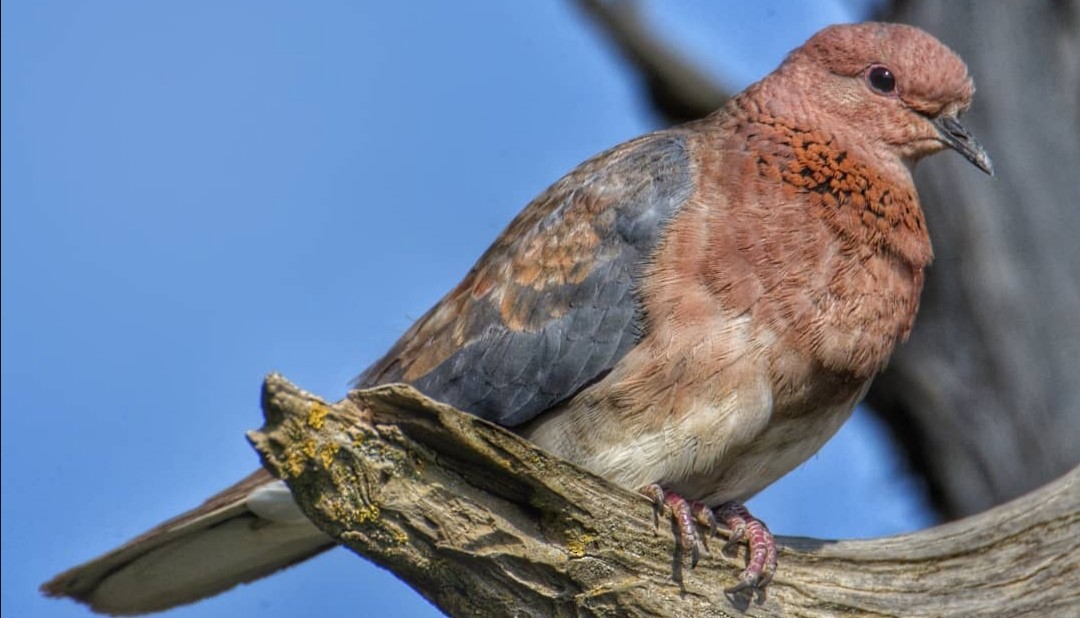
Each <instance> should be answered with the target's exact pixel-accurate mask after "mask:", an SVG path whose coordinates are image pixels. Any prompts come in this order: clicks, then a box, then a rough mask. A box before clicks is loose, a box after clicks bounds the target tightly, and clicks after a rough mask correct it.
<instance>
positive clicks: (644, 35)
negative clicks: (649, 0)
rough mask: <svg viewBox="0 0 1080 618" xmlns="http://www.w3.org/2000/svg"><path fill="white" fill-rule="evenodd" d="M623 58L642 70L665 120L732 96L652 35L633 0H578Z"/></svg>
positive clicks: (700, 112) (701, 112)
mask: <svg viewBox="0 0 1080 618" xmlns="http://www.w3.org/2000/svg"><path fill="white" fill-rule="evenodd" d="M577 4H578V6H580V7H581V9H582V10H583V11H584V12H585V14H586V15H587V16H588V17H589V18H590V19H591V20H592V21H593V22H594V23H595V24H596V25H597V27H598V28H599V30H600V33H601V34H602V35H603V36H605V37H607V38H608V39H609V40H610V41H611V43H612V45H613V46H614V48H615V50H616V51H617V52H618V53H619V55H620V56H622V57H623V59H624V60H625V61H626V62H627V63H628V64H630V65H631V66H632V67H634V69H635V70H636V71H637V72H638V74H640V75H641V77H642V79H643V80H644V81H645V89H646V91H647V93H648V96H649V100H650V102H651V103H652V105H653V107H654V108H655V109H656V111H658V112H660V113H661V114H662V115H663V116H664V118H665V119H666V120H667V121H668V122H669V123H679V122H687V121H689V120H696V119H698V118H701V117H703V116H706V115H708V114H709V113H711V112H713V111H715V110H716V109H718V108H719V107H720V106H721V105H723V103H724V101H726V100H727V98H728V97H729V96H730V93H728V92H726V91H725V90H724V89H723V88H721V87H720V85H719V84H717V83H716V80H715V79H714V78H713V77H712V76H710V75H709V74H707V73H706V72H705V71H703V70H701V69H700V68H699V67H698V66H697V65H695V64H694V63H693V62H691V61H690V60H687V59H686V58H685V57H684V56H682V55H681V54H679V53H678V52H676V51H675V50H674V48H672V47H671V46H670V45H668V44H667V43H666V42H665V41H663V40H662V39H661V38H660V37H658V36H656V35H655V34H653V32H652V30H651V28H649V26H648V24H646V23H645V21H644V20H643V19H642V18H641V12H640V9H639V7H638V4H637V2H634V1H633V0H618V1H612V0H578V2H577Z"/></svg>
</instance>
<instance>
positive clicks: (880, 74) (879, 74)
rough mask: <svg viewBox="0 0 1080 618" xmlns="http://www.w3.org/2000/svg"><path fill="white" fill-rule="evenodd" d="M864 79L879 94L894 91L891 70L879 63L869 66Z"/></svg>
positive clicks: (893, 78) (894, 84) (893, 79)
mask: <svg viewBox="0 0 1080 618" xmlns="http://www.w3.org/2000/svg"><path fill="white" fill-rule="evenodd" d="M866 81H867V83H869V84H870V87H871V88H873V89H874V90H876V91H878V92H880V93H881V94H892V93H894V92H896V78H895V77H893V74H892V71H890V70H889V69H886V68H885V67H883V66H881V65H880V64H878V65H875V66H872V67H870V70H869V71H867V72H866Z"/></svg>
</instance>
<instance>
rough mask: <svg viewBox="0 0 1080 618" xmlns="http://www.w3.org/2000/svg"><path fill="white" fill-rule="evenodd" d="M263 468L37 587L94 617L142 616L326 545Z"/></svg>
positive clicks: (280, 565)
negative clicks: (67, 599) (81, 605)
mask: <svg viewBox="0 0 1080 618" xmlns="http://www.w3.org/2000/svg"><path fill="white" fill-rule="evenodd" d="M332 545H333V541H332V540H331V539H330V537H328V536H326V535H325V534H323V533H322V532H320V531H319V530H318V529H317V528H316V527H315V526H314V525H313V524H312V523H311V522H310V521H308V520H307V519H306V518H305V517H304V516H303V514H302V513H301V512H300V509H299V508H298V507H297V506H296V503H295V502H294V501H293V500H292V496H291V494H289V491H288V489H287V488H286V487H285V485H284V483H281V482H280V481H275V480H274V479H273V478H272V477H271V476H270V475H269V474H268V473H266V472H265V471H263V470H259V471H258V472H255V473H254V474H252V475H251V476H248V477H247V478H245V479H244V480H242V481H240V482H239V483H237V484H235V485H233V486H232V487H230V488H228V489H226V490H224V491H222V492H221V493H219V494H217V495H215V496H213V497H211V498H210V499H209V500H207V501H206V502H204V503H203V504H202V506H199V507H198V508H196V509H193V510H191V511H188V512H187V513H184V514H183V515H180V516H178V517H175V518H173V519H170V520H169V521H167V522H165V523H163V524H161V525H159V526H157V527H155V528H153V529H151V530H149V531H147V532H146V533H144V534H142V535H140V536H138V537H136V538H134V539H132V540H131V541H129V542H128V543H126V544H125V545H123V546H121V547H118V548H116V549H114V550H112V551H110V552H108V553H106V554H104V555H102V556H99V557H98V558H95V559H93V560H91V561H89V562H87V563H85V564H81V565H79V566H77V567H74V568H72V569H69V570H67V571H65V572H63V573H61V574H59V575H57V576H56V577H54V578H53V579H52V580H50V581H49V582H47V583H45V584H43V585H42V586H41V590H42V592H44V593H45V594H48V595H50V596H56V597H71V598H73V599H75V600H78V601H81V602H83V603H86V604H87V605H89V606H90V607H91V609H93V610H94V611H96V612H100V613H106V614H114V615H132V614H145V613H149V612H155V611H161V610H164V609H168V608H170V607H173V606H176V605H183V604H185V603H191V602H193V601H197V600H199V599H202V598H205V597H209V596H213V595H215V594H218V593H220V592H223V591H225V590H228V589H229V588H232V587H233V586H235V585H237V584H242V583H245V582H249V581H252V580H255V579H259V578H260V577H265V576H267V575H270V574H271V573H273V572H275V571H277V570H279V569H283V568H285V567H287V566H289V565H292V564H295V563H297V562H300V561H302V560H305V559H307V558H310V557H311V556H313V555H315V554H317V553H319V552H321V551H323V550H326V549H328V548H330V547H331V546H332Z"/></svg>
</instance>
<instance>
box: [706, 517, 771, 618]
mask: <svg viewBox="0 0 1080 618" xmlns="http://www.w3.org/2000/svg"><path fill="white" fill-rule="evenodd" d="M717 512H718V515H719V518H720V520H721V521H722V522H723V523H724V525H725V526H727V528H728V529H729V530H731V536H730V537H729V538H728V541H727V543H725V544H724V551H727V550H729V549H732V548H734V547H735V545H737V544H738V543H740V542H742V540H743V539H744V538H745V539H746V544H747V546H748V547H749V559H748V560H747V564H746V568H745V569H743V572H742V574H740V575H739V583H737V584H735V585H734V586H731V587H730V588H727V589H725V590H724V592H726V593H727V594H731V595H735V594H739V593H741V592H743V591H750V592H757V596H758V603H763V602H764V601H765V588H766V587H767V586H768V585H769V583H770V582H771V581H772V579H773V576H774V575H775V574H776V564H777V551H776V539H774V538H773V535H772V533H771V532H769V528H768V527H766V526H765V523H764V522H762V521H761V520H760V519H758V518H756V517H754V516H753V515H751V514H750V512H749V511H747V510H746V507H745V506H743V505H742V504H740V503H738V502H728V503H725V504H722V505H720V507H719V508H718V509H717Z"/></svg>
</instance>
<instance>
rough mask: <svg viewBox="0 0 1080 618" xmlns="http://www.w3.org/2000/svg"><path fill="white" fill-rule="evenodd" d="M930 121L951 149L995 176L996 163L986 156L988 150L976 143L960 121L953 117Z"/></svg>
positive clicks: (940, 117) (941, 117) (939, 117)
mask: <svg viewBox="0 0 1080 618" xmlns="http://www.w3.org/2000/svg"><path fill="white" fill-rule="evenodd" d="M930 121H931V122H933V123H934V126H935V127H937V130H938V135H940V136H941V140H942V141H943V142H945V143H946V144H948V146H949V148H952V149H953V150H955V151H956V152H959V153H960V154H962V155H964V158H965V159H967V160H968V161H971V162H972V163H973V164H974V165H975V167H977V168H979V169H981V170H982V171H984V172H986V173H987V174H990V175H991V176H993V175H994V163H993V162H992V161H990V155H988V154H986V150H984V149H983V147H982V146H980V145H979V142H976V141H975V138H974V137H972V136H971V133H969V132H968V130H967V129H965V128H964V125H962V124H960V121H959V120H957V119H956V118H955V117H953V116H938V117H937V118H932V119H931V120H930Z"/></svg>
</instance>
